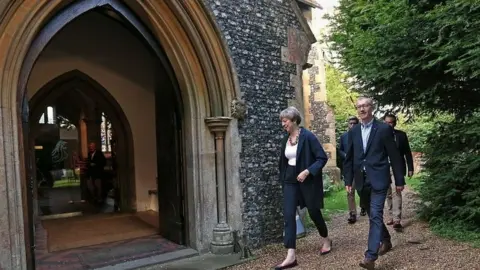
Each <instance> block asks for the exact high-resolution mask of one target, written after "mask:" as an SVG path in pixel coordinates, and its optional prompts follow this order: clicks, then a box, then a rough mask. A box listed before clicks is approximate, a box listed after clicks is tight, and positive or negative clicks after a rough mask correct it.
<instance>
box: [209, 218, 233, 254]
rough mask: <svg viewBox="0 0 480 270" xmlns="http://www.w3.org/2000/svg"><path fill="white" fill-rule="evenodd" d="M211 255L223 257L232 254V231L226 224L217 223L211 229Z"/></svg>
mask: <svg viewBox="0 0 480 270" xmlns="http://www.w3.org/2000/svg"><path fill="white" fill-rule="evenodd" d="M211 251H212V253H213V254H217V255H225V254H232V253H233V234H232V229H231V228H230V226H228V224H226V223H219V224H217V225H216V226H215V228H214V229H213V241H212V243H211Z"/></svg>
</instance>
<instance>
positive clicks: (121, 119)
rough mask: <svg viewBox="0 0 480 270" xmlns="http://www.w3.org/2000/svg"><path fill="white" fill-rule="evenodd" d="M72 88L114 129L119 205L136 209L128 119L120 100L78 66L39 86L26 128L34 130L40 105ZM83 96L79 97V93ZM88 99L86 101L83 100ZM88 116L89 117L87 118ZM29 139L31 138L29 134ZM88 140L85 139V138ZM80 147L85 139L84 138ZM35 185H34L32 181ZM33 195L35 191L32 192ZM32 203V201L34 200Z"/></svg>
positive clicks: (32, 131)
mask: <svg viewBox="0 0 480 270" xmlns="http://www.w3.org/2000/svg"><path fill="white" fill-rule="evenodd" d="M73 89H75V91H77V92H78V93H79V97H80V98H83V99H85V100H87V99H88V100H95V102H96V104H93V106H98V107H99V108H101V109H102V110H103V111H104V112H105V114H106V115H107V116H108V118H109V120H110V121H111V123H112V127H113V128H114V131H115V135H116V136H115V139H116V141H117V153H118V155H117V156H118V160H117V162H118V170H119V171H118V176H117V177H118V182H119V183H120V197H121V199H120V209H121V210H122V211H123V212H130V211H135V209H136V192H135V189H136V185H135V167H134V165H133V164H135V162H134V158H135V156H134V149H133V148H134V144H133V135H132V130H131V127H130V124H129V122H128V119H127V117H126V115H125V113H124V112H123V110H122V108H121V106H120V104H118V102H117V101H116V100H115V98H114V97H113V96H112V95H111V94H110V92H109V91H108V90H107V89H105V87H104V86H102V85H101V84H100V83H98V82H97V81H96V80H95V79H93V78H92V77H90V76H88V75H87V74H85V73H84V72H82V71H80V70H71V71H68V72H65V73H64V74H62V75H60V76H58V77H56V78H54V79H52V80H50V81H49V82H48V83H46V84H45V85H43V86H42V88H40V90H38V91H37V92H36V93H35V95H34V96H33V97H31V99H30V101H29V108H30V119H29V123H30V132H31V133H34V130H32V129H35V127H36V126H37V123H38V120H39V119H40V117H41V115H42V113H43V112H44V108H45V107H46V106H48V105H49V104H51V102H52V101H54V100H56V99H57V98H59V97H61V96H66V95H69V93H71V92H72V90H73ZM83 95H84V96H85V97H82V96H83ZM87 102H88V101H87ZM84 117H85V119H81V120H83V121H92V119H91V118H92V117H94V116H92V115H85V116H84ZM88 118H90V119H88ZM29 138H30V140H32V139H34V137H33V136H32V134H30V136H29ZM87 140H88V139H87ZM84 143H85V145H84V148H85V147H86V143H87V141H85V142H84ZM35 186H36V185H35ZM34 198H35V194H34ZM34 204H35V203H34Z"/></svg>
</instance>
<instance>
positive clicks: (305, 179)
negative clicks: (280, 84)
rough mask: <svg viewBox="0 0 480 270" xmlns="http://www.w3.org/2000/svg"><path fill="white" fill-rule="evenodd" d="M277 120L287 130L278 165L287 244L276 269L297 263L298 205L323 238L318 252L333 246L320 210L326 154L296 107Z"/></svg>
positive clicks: (286, 111)
mask: <svg viewBox="0 0 480 270" xmlns="http://www.w3.org/2000/svg"><path fill="white" fill-rule="evenodd" d="M280 120H281V121H282V127H283V129H284V130H285V131H286V132H287V133H288V134H287V135H286V136H285V138H284V139H283V141H282V145H281V146H282V148H281V149H282V151H281V154H280V166H279V167H280V168H279V169H280V182H281V183H282V187H283V211H284V212H283V216H284V222H285V236H284V245H285V248H287V257H286V258H285V260H284V261H283V262H282V263H281V264H279V265H277V266H275V269H288V268H292V267H295V266H297V258H296V254H295V248H296V239H297V235H296V231H297V228H296V227H297V226H296V225H297V224H296V220H295V217H296V211H297V206H300V207H301V208H304V207H307V209H308V213H309V215H310V218H311V219H312V221H313V223H314V224H315V226H316V227H317V230H318V232H319V233H320V236H321V237H323V239H324V241H323V246H322V248H321V249H320V254H321V255H325V254H327V253H329V252H330V251H331V249H332V241H331V240H330V239H329V238H328V230H327V225H326V223H325V220H324V219H323V216H322V212H321V210H320V209H321V208H323V180H322V168H323V167H324V166H325V164H326V163H327V160H328V157H327V155H326V154H325V151H324V150H323V148H322V145H321V144H320V142H319V141H318V139H317V137H316V136H315V135H314V134H313V133H312V132H310V131H309V130H307V129H305V128H303V127H299V124H300V123H301V121H302V119H301V116H300V112H299V111H298V110H297V109H296V108H295V107H288V108H287V109H285V110H283V111H282V112H281V113H280Z"/></svg>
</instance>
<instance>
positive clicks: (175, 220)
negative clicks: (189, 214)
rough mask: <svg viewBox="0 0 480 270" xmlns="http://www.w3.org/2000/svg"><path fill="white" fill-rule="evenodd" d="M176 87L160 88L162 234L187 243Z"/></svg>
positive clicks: (159, 144)
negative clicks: (175, 95) (174, 88)
mask: <svg viewBox="0 0 480 270" xmlns="http://www.w3.org/2000/svg"><path fill="white" fill-rule="evenodd" d="M173 91H174V90H173V89H172V88H170V87H166V86H162V87H161V88H160V89H159V90H158V91H157V92H156V102H155V103H156V104H155V105H156V131H157V136H156V138H157V196H158V212H159V219H160V220H159V224H160V232H159V233H160V235H162V236H163V237H165V238H166V239H168V240H171V241H173V242H175V243H178V244H182V245H183V244H185V213H184V205H183V198H184V189H183V184H182V174H181V171H182V161H181V157H182V155H181V139H180V138H181V133H182V132H181V121H180V119H179V115H178V113H177V111H176V102H175V98H174V92H173Z"/></svg>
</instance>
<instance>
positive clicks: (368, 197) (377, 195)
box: [358, 174, 391, 260]
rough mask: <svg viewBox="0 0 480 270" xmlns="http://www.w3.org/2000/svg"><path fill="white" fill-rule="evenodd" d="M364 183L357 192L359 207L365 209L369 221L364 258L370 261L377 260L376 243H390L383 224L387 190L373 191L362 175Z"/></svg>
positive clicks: (377, 247) (366, 177)
mask: <svg viewBox="0 0 480 270" xmlns="http://www.w3.org/2000/svg"><path fill="white" fill-rule="evenodd" d="M364 177H365V181H364V185H363V188H362V189H361V190H359V191H358V195H359V196H360V206H361V207H362V208H364V209H366V211H367V214H368V216H369V219H370V231H369V234H368V249H367V251H366V252H365V257H366V258H367V259H370V260H376V259H377V258H378V249H379V248H380V246H378V245H377V244H376V243H378V242H386V241H390V238H391V237H390V233H389V232H388V229H387V226H385V223H384V222H383V207H384V205H385V199H386V198H387V190H388V189H384V190H374V189H372V187H371V185H370V181H368V176H367V175H366V174H364Z"/></svg>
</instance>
